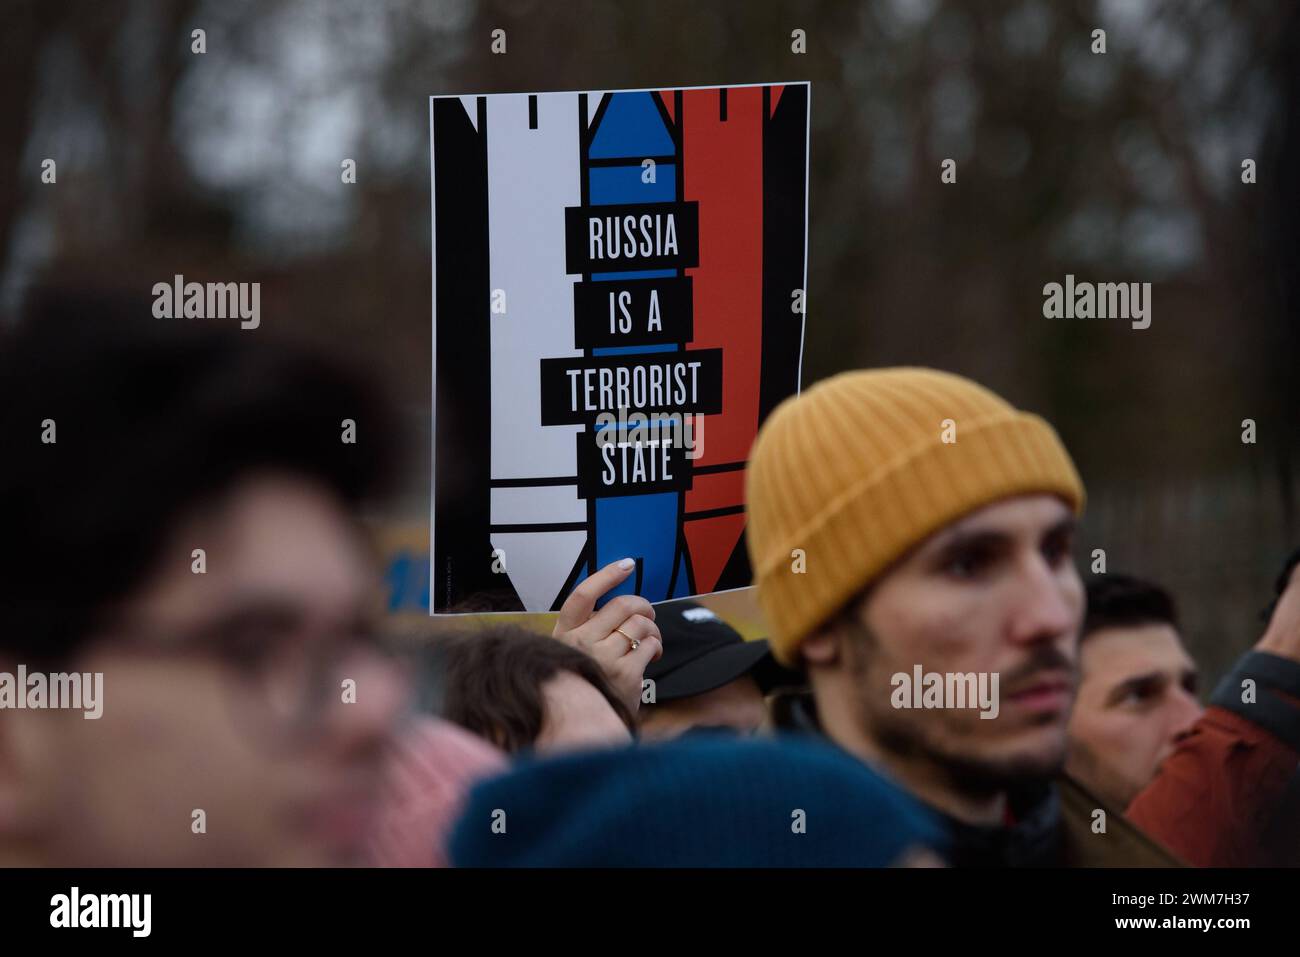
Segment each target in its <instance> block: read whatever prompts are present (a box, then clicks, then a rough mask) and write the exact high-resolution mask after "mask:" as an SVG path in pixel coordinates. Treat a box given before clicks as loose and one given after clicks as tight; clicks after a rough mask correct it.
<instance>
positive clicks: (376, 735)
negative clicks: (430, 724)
mask: <svg viewBox="0 0 1300 957" xmlns="http://www.w3.org/2000/svg"><path fill="white" fill-rule="evenodd" d="M412 691H413V689H412V688H411V683H410V681H409V680H408V679H407V678H406V677H404V675H403V673H402V672H401V670H400V669H399V666H398V662H397V661H395V660H393V659H391V658H389V657H386V656H384V655H381V654H378V653H376V652H372V651H367V652H364V653H362V654H358V655H356V656H354V657H353V658H352V659H351V660H350V661H349V662H348V663H347V664H346V665H344V666H343V667H342V668H341V669H340V671H339V673H338V678H337V685H336V687H335V689H334V692H333V693H334V695H335V697H334V700H333V701H332V702H331V703H330V705H329V707H327V708H326V710H325V715H324V720H325V723H326V733H327V734H328V736H329V739H330V741H331V743H332V744H333V745H334V746H335V747H338V748H339V749H341V750H352V749H367V748H371V747H374V746H376V745H382V744H384V743H386V742H387V741H388V739H389V738H390V737H391V735H392V734H393V733H394V732H395V730H396V729H397V727H398V724H399V720H400V719H401V718H402V717H403V716H404V715H405V713H406V712H407V711H408V710H409V706H410V703H411V701H412Z"/></svg>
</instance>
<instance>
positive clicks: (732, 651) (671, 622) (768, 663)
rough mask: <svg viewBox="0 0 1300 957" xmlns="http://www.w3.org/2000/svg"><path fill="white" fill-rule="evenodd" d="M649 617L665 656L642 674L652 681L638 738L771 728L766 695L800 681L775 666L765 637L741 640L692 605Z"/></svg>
mask: <svg viewBox="0 0 1300 957" xmlns="http://www.w3.org/2000/svg"><path fill="white" fill-rule="evenodd" d="M655 613H656V616H655V624H657V625H658V626H659V633H660V635H662V637H663V642H664V654H663V657H662V658H660V659H659V660H658V661H655V662H652V663H651V664H650V666H649V667H647V668H646V672H645V676H646V678H647V679H649V680H650V681H652V682H654V684H653V686H652V687H653V692H654V693H653V696H649V695H647V700H646V701H645V703H643V704H642V706H641V712H640V726H641V735H642V736H643V737H645V738H651V739H661V738H673V737H677V736H678V735H681V734H686V733H688V732H700V731H720V732H727V733H738V734H754V733H756V732H758V731H759V730H761V729H763V728H765V727H769V726H770V724H771V722H770V721H769V718H768V712H767V703H766V700H765V696H766V695H768V694H770V693H771V692H772V691H773V690H775V689H776V688H778V687H782V686H786V685H795V684H799V683H800V682H801V681H802V678H801V676H800V675H798V674H797V673H795V672H791V671H788V670H786V669H785V668H782V667H781V666H780V665H778V664H777V663H776V659H774V658H773V657H772V650H771V648H769V647H768V643H767V641H766V639H760V640H757V641H745V639H744V638H742V637H741V635H740V633H739V632H738V631H736V629H734V628H732V627H731V626H730V625H729V624H727V623H726V622H725V621H723V620H722V619H721V618H719V617H718V616H717V615H716V614H714V613H713V612H712V611H711V610H709V609H708V608H705V607H704V606H703V605H701V604H700V603H699V602H695V601H675V602H667V603H664V604H661V605H659V606H658V607H656V609H655Z"/></svg>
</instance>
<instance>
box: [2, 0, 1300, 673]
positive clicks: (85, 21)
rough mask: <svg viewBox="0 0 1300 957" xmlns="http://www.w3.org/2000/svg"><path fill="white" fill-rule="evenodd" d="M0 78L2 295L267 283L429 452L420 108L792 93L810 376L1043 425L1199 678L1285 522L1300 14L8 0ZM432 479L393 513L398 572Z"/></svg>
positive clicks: (1238, 639) (1296, 380)
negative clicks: (1097, 300)
mask: <svg viewBox="0 0 1300 957" xmlns="http://www.w3.org/2000/svg"><path fill="white" fill-rule="evenodd" d="M196 28H202V29H203V30H205V31H206V44H207V52H206V53H203V54H201V55H199V54H195V53H193V52H191V31H192V30H193V29H196ZM496 28H502V29H504V30H506V34H507V52H506V54H505V55H493V54H492V53H491V52H490V50H489V44H490V39H491V38H490V34H491V31H492V30H493V29H496ZM1098 28H1100V29H1104V30H1105V31H1106V38H1107V52H1106V53H1105V54H1104V55H1097V54H1094V53H1092V52H1091V44H1092V36H1091V34H1092V31H1093V30H1094V29H1098ZM795 29H802V30H804V31H806V35H807V52H806V54H803V55H798V54H795V53H793V52H792V51H791V31H792V30H795ZM0 80H2V82H3V105H2V106H0V110H3V122H2V123H0V168H3V169H4V171H5V175H3V176H0V310H3V311H4V312H5V313H6V314H12V313H13V312H15V311H16V310H18V309H20V307H21V304H22V300H23V296H24V293H25V291H26V290H27V289H29V288H30V287H31V285H32V284H33V283H37V282H55V283H59V284H79V285H90V286H110V287H128V288H132V289H137V290H144V289H148V287H150V286H152V284H153V283H155V282H158V281H160V280H167V279H169V278H170V277H171V276H172V275H173V274H175V273H182V274H184V275H185V276H186V278H187V279H194V280H199V281H210V280H223V281H228V280H240V281H244V280H255V281H260V282H261V283H262V315H263V326H264V327H273V328H276V329H278V330H281V331H288V332H291V333H293V334H296V335H300V336H305V337H308V338H311V339H314V340H318V341H321V342H324V343H326V344H327V345H329V346H331V347H334V348H337V349H340V350H344V351H346V352H348V353H349V354H352V355H355V356H359V357H362V358H364V359H365V360H366V361H368V362H370V363H371V364H372V365H374V366H376V367H377V368H378V369H379V370H381V372H382V374H383V375H384V376H385V378H386V379H387V381H388V382H389V383H390V384H391V386H392V388H393V389H394V391H395V392H396V393H397V395H398V396H399V397H400V399H401V400H402V401H403V403H404V404H405V405H406V407H407V408H408V409H409V411H410V421H411V435H412V441H413V443H414V444H415V445H416V448H417V449H418V450H423V451H424V452H426V453H427V447H428V430H429V415H428V409H429V407H430V395H429V388H430V387H429V380H430V370H429V361H430V360H429V357H430V350H431V337H430V322H429V316H430V305H429V298H430V263H429V247H430V236H429V232H430V227H429V147H428V143H429V135H428V105H427V98H428V96H430V95H431V94H444V93H478V92H509V91H525V90H528V91H532V90H572V89H614V88H625V87H633V88H635V87H672V86H690V85H714V84H723V83H742V82H761V81H780V80H811V81H812V83H813V93H812V141H811V163H812V174H811V184H810V214H809V215H810V220H809V222H810V235H809V291H808V317H807V336H806V349H805V369H804V375H805V382H811V381H813V380H816V379H818V378H821V377H823V376H826V375H828V374H830V373H833V372H836V371H839V370H841V369H844V368H849V367H854V366H866V365H891V364H900V363H909V364H925V365H934V366H938V367H941V368H945V369H951V370H954V371H958V372H962V373H965V374H968V375H971V376H974V377H975V378H977V379H979V380H981V381H982V382H984V383H986V384H988V385H989V386H991V387H993V388H994V389H996V390H998V391H999V392H1001V393H1003V394H1004V395H1006V396H1007V397H1008V398H1010V399H1011V400H1012V401H1014V402H1016V403H1018V404H1021V405H1024V406H1026V407H1029V408H1032V409H1034V410H1036V411H1038V412H1040V413H1042V414H1044V415H1045V416H1047V417H1048V418H1049V419H1050V420H1051V421H1052V422H1053V423H1054V424H1056V426H1057V427H1058V429H1059V430H1060V431H1061V433H1062V435H1063V436H1064V438H1065V440H1066V442H1067V444H1068V445H1069V447H1070V448H1071V450H1072V451H1073V452H1074V454H1075V456H1076V458H1077V460H1078V462H1079V465H1080V469H1081V471H1082V473H1083V475H1084V477H1085V480H1086V481H1087V482H1088V485H1089V492H1090V507H1089V515H1088V518H1087V520H1086V523H1085V527H1084V534H1083V535H1082V536H1081V541H1080V557H1081V559H1084V560H1085V561H1087V560H1088V558H1089V553H1090V552H1091V550H1092V549H1093V548H1104V549H1105V550H1106V552H1107V563H1108V568H1109V570H1111V571H1128V572H1131V573H1136V574H1140V575H1145V576H1149V577H1152V578H1154V579H1156V580H1158V581H1161V582H1164V583H1166V584H1167V585H1168V586H1170V587H1171V588H1172V589H1173V590H1174V592H1175V593H1176V596H1177V598H1178V599H1179V600H1180V602H1181V603H1182V605H1183V609H1184V613H1185V617H1186V619H1187V621H1186V626H1187V627H1186V631H1187V633H1188V636H1189V638H1190V641H1191V644H1192V646H1193V649H1194V651H1195V652H1196V653H1197V654H1198V657H1200V659H1201V660H1202V663H1203V665H1204V666H1205V667H1206V670H1207V671H1209V672H1210V673H1211V675H1213V674H1216V673H1217V672H1218V670H1220V669H1221V668H1222V666H1223V665H1224V664H1225V663H1226V662H1227V660H1228V659H1229V658H1230V657H1231V656H1232V655H1233V654H1234V653H1235V652H1236V651H1237V650H1239V649H1240V648H1242V647H1244V646H1245V645H1246V644H1248V643H1249V642H1250V641H1252V640H1253V639H1254V638H1255V637H1256V636H1257V633H1258V628H1259V626H1258V622H1257V620H1256V617H1255V611H1256V610H1257V609H1258V608H1259V607H1260V606H1261V605H1262V604H1263V603H1264V600H1265V598H1266V592H1267V587H1268V585H1269V584H1270V582H1271V579H1272V577H1273V575H1274V574H1275V572H1276V569H1277V566H1278V564H1279V563H1280V560H1281V557H1282V556H1283V554H1285V552H1286V551H1287V550H1288V548H1289V547H1293V546H1295V545H1297V544H1300V519H1298V517H1297V501H1298V496H1297V490H1298V487H1300V480H1298V479H1297V477H1296V467H1297V450H1298V449H1300V441H1298V440H1300V414H1298V413H1300V376H1297V374H1296V365H1297V360H1298V359H1300V323H1298V322H1297V315H1296V282H1297V274H1298V273H1300V263H1297V255H1296V250H1297V240H1296V224H1295V216H1296V211H1297V209H1300V204H1298V203H1297V195H1296V193H1297V189H1296V178H1297V174H1298V172H1300V155H1298V150H1297V141H1296V119H1297V116H1300V5H1296V4H1293V3H1290V2H1265V0H1257V2H1252V0H1232V2H1229V0H1219V2H1211V0H1164V2H1160V0H1072V2H1046V0H989V2H978V3H977V2H958V0H867V2H861V3H851V2H838V0H837V2H831V0H804V2H796V0H727V2H717V0H713V2H711V0H685V2H683V0H658V2H656V3H654V4H644V3H635V4H634V3H630V2H629V3H618V2H596V0H580V2H559V0H549V2H548V0H347V2H345V0H336V2H330V0H325V2H313V0H259V2H240V0H175V2H166V0H122V2H104V0H57V2H56V0H6V3H5V4H4V12H3V34H2V39H0ZM46 157H50V158H54V159H56V161H57V163H58V181H57V185H54V186H50V185H43V184H42V183H41V180H40V164H41V161H42V160H43V159H44V158H46ZM344 158H351V159H355V160H356V163H357V182H356V184H355V185H343V184H342V183H341V182H340V176H339V173H340V162H341V161H342V160H343V159H344ZM946 158H952V159H955V160H956V161H957V164H958V178H957V183H956V184H955V185H942V184H941V183H940V180H939V171H940V163H941V162H942V161H943V160H944V159H946ZM1246 158H1250V159H1254V160H1255V161H1256V163H1257V165H1258V173H1257V176H1258V183H1257V184H1255V185H1245V184H1243V183H1242V181H1241V161H1242V160H1243V159H1246ZM1066 273H1073V274H1074V275H1075V276H1076V277H1077V278H1078V279H1080V280H1091V281H1132V282H1151V283H1153V284H1154V293H1153V322H1152V326H1151V328H1150V329H1148V330H1146V331H1134V330H1131V329H1130V328H1129V326H1128V323H1127V322H1121V321H1109V322H1100V321H1096V322H1087V321H1081V320H1079V321H1065V320H1059V321H1052V320H1047V319H1044V318H1043V316H1042V302H1043V293H1042V288H1043V285H1044V284H1045V283H1048V282H1062V281H1063V280H1064V277H1065V275H1066ZM440 401H441V402H444V403H448V405H446V406H442V407H443V408H449V409H453V410H454V403H455V397H454V396H450V397H448V396H443V397H440ZM1245 418H1252V419H1254V420H1255V421H1256V423H1257V428H1258V442H1257V444H1255V445H1243V444H1242V442H1241V422H1242V420H1243V419H1245ZM415 461H416V462H424V463H427V461H428V455H427V454H419V455H417V456H415ZM428 478H429V476H428V474H427V466H426V468H425V470H424V472H423V473H421V472H420V470H419V469H418V468H417V469H416V470H415V471H414V472H413V473H412V474H411V476H410V483H409V493H408V495H407V496H406V499H405V500H404V501H403V502H402V503H400V504H399V505H398V506H397V507H396V509H395V511H394V512H393V513H392V514H391V515H389V516H386V518H387V519H388V520H389V521H390V522H391V523H393V524H394V525H396V526H399V527H401V528H402V531H401V532H400V534H398V535H397V539H401V540H403V541H405V542H407V543H408V544H407V546H404V547H406V548H407V549H408V551H407V552H406V553H404V554H405V557H404V558H403V559H402V560H403V561H404V562H406V563H407V565H409V566H410V567H409V568H408V569H407V570H404V571H402V572H401V575H400V576H398V577H401V576H406V577H408V578H410V579H411V580H412V581H415V582H417V583H418V580H419V575H420V571H419V565H420V561H421V560H423V561H424V562H425V565H424V566H423V567H424V568H425V569H426V570H427V555H422V554H421V553H420V549H421V548H422V547H423V546H421V545H420V544H419V542H420V531H421V530H423V532H424V534H425V535H426V536H427V514H428V510H427V483H428ZM411 543H414V544H411ZM404 568H405V566H404ZM393 574H394V573H393V571H392V567H391V565H390V578H392V577H393ZM394 587H395V588H396V587H397V586H394ZM401 587H402V588H404V589H405V590H407V591H409V590H410V589H409V588H406V586H405V585H403V586H401ZM416 591H418V588H417V589H416ZM412 601H413V602H414V603H415V604H418V598H416V599H411V600H406V599H404V600H403V602H396V604H399V605H400V604H403V603H405V604H411V602H412ZM736 613H737V614H742V615H743V611H738V612H736ZM750 625H751V627H752V628H759V627H761V626H758V625H754V623H753V622H750Z"/></svg>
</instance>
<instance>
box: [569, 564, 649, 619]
mask: <svg viewBox="0 0 1300 957" xmlns="http://www.w3.org/2000/svg"><path fill="white" fill-rule="evenodd" d="M634 568H636V561H635V560H634V559H631V558H620V559H619V560H618V561H616V562H610V564H608V565H606V566H605V567H604V568H602V569H601V570H600V571H598V572H596V574H594V575H590V576H588V577H587V579H586V580H585V581H584V582H583V583H582V584H581V585H579V586H578V587H577V588H575V589H573V591H571V592H569V597H568V598H566V599H564V604H563V605H561V606H560V615H559V617H558V618H557V619H556V620H555V629H556V631H572V630H573V629H574V628H577V627H578V626H579V625H581V624H582V623H583V622H585V621H586V620H587V619H588V618H590V617H591V613H592V612H593V611H594V610H595V608H596V602H598V601H599V600H600V597H601V596H602V595H604V594H605V592H607V591H609V590H610V589H611V588H615V587H617V586H618V585H620V584H622V583H623V582H624V581H625V580H626V579H627V576H628V573H629V572H631V571H632V569H634Z"/></svg>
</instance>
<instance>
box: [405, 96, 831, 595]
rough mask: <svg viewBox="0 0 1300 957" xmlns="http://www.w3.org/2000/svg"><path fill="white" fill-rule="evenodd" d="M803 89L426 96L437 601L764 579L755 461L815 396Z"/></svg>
mask: <svg viewBox="0 0 1300 957" xmlns="http://www.w3.org/2000/svg"><path fill="white" fill-rule="evenodd" d="M809 99H810V87H809V84H807V83H785V84H755V85H745V86H729V87H712V88H690V89H665V90H620V91H603V92H602V91H593V92H568V93H535V94H528V93H519V94H492V95H484V96H436V97H431V98H430V149H431V184H430V186H431V194H432V211H433V223H432V230H433V232H432V235H433V304H432V306H433V404H434V416H433V419H434V442H433V471H432V474H433V494H432V508H431V518H430V523H431V553H430V610H431V611H432V612H433V613H435V614H436V613H449V612H457V611H489V610H494V611H501V610H516V611H548V610H554V609H556V608H558V607H559V605H560V604H561V603H562V602H563V601H564V599H565V597H566V596H567V595H568V594H569V592H570V591H571V590H572V589H573V587H574V586H575V585H577V584H578V583H579V582H581V581H582V580H583V578H585V577H586V576H587V575H588V574H590V573H592V572H593V571H595V570H596V569H598V568H601V567H603V566H604V565H606V564H608V563H610V562H612V561H617V560H619V559H621V558H629V557H630V558H633V559H635V561H636V571H635V574H633V575H631V576H629V579H628V581H627V582H625V583H624V584H623V585H622V586H621V587H620V588H619V589H618V591H617V592H616V593H622V592H635V593H637V594H640V595H642V596H644V597H646V598H649V599H650V600H651V601H662V600H666V599H670V598H682V597H687V596H690V595H697V594H704V593H709V592H715V591H724V590H728V589H732V588H738V587H743V586H746V585H748V584H749V583H750V578H751V574H750V569H749V564H748V559H747V556H746V552H745V544H744V528H745V511H744V470H745V463H746V459H747V457H748V454H749V449H750V445H751V444H752V442H753V440H754V436H755V434H756V433H757V430H758V426H759V424H760V423H761V422H762V420H763V419H764V418H765V417H766V416H767V414H768V413H769V412H770V411H771V410H772V409H773V408H774V407H775V406H776V405H777V404H778V403H779V402H780V401H781V400H782V399H784V398H786V397H787V396H789V395H791V394H792V393H795V392H797V391H798V388H799V376H800V361H801V355H802V348H803V322H804V298H805V289H806V275H807V250H806V245H807V183H808V130H809V126H808V122H809V121H808V118H809Z"/></svg>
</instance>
